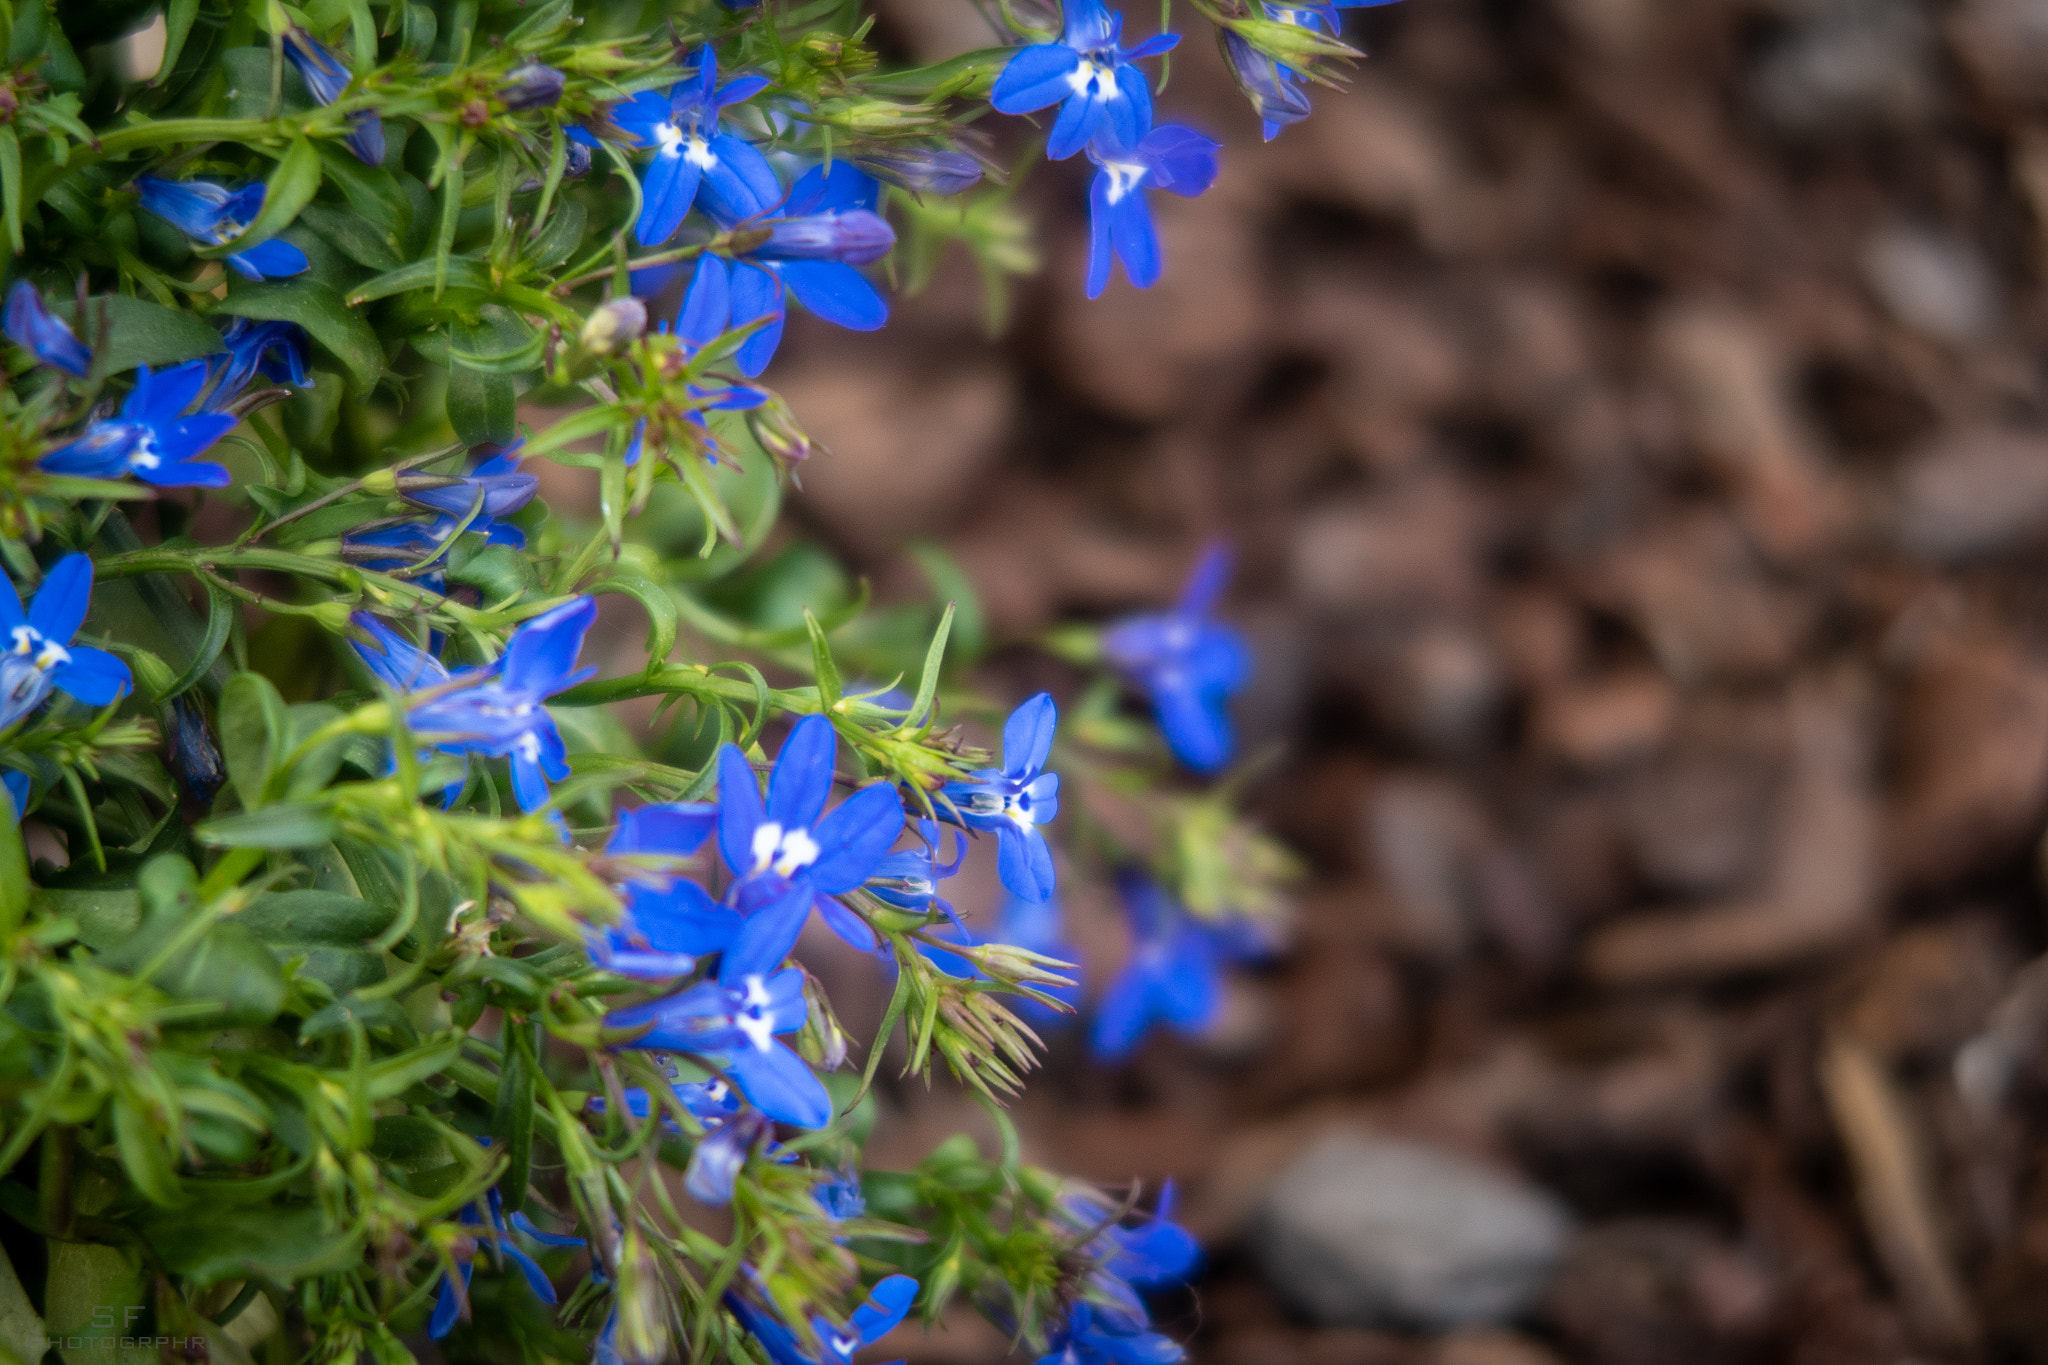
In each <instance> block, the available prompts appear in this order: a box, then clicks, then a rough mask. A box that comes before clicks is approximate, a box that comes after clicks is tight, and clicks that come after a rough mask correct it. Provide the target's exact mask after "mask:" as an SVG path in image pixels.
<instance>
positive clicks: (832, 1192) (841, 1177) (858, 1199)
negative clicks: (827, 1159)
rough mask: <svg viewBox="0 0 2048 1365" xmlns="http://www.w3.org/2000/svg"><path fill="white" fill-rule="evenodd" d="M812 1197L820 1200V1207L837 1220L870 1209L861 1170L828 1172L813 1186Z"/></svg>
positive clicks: (842, 1220) (843, 1219)
mask: <svg viewBox="0 0 2048 1365" xmlns="http://www.w3.org/2000/svg"><path fill="white" fill-rule="evenodd" d="M811 1197H812V1198H813V1199H815V1200H817V1201H818V1207H819V1208H821V1209H823V1210H824V1211H825V1216H826V1217H827V1218H830V1219H832V1220H833V1221H835V1222H841V1223H843V1222H845V1221H846V1220H847V1219H849V1218H858V1217H860V1216H861V1215H862V1214H864V1213H866V1212H867V1211H868V1200H867V1195H866V1194H864V1193H862V1191H861V1184H860V1172H858V1171H855V1170H850V1169H841V1170H836V1171H831V1172H828V1173H827V1174H826V1176H825V1178H824V1179H823V1180H820V1181H819V1182H818V1183H817V1184H816V1185H814V1186H812V1187H811Z"/></svg>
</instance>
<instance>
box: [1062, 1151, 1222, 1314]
mask: <svg viewBox="0 0 2048 1365" xmlns="http://www.w3.org/2000/svg"><path fill="white" fill-rule="evenodd" d="M1055 1216H1057V1217H1058V1218H1059V1220H1060V1221H1061V1222H1063V1223H1065V1224H1066V1225H1067V1226H1069V1227H1071V1228H1073V1229H1074V1230H1075V1231H1077V1232H1081V1233H1085V1234H1088V1235H1089V1236H1088V1241H1087V1244H1086V1247H1087V1251H1088V1254H1089V1255H1090V1257H1092V1258H1093V1260H1094V1262H1095V1265H1094V1268H1093V1269H1092V1270H1091V1271H1090V1272H1089V1274H1088V1277H1087V1279H1088V1282H1087V1295H1088V1298H1089V1300H1090V1301H1091V1304H1092V1306H1093V1309H1094V1313H1095V1316H1096V1317H1097V1318H1099V1319H1101V1320H1102V1323H1103V1324H1104V1325H1105V1326H1107V1327H1112V1328H1115V1329H1117V1330H1119V1331H1122V1332H1124V1333H1126V1334H1131V1335H1136V1334H1138V1333H1141V1332H1143V1331H1144V1330H1145V1329H1146V1328H1148V1327H1149V1326H1150V1325H1151V1315H1150V1314H1149V1313H1148V1312H1146V1310H1145V1304H1144V1301H1143V1300H1142V1299H1140V1298H1139V1297H1138V1290H1140V1289H1168V1288H1172V1287H1173V1286H1175V1285H1180V1284H1185V1283H1186V1282H1187V1281H1188V1279H1189V1278H1190V1277H1191V1276H1192V1275H1193V1274H1194V1271H1195V1267H1196V1265H1198V1264H1199V1263H1200V1262H1201V1259H1202V1247H1201V1243H1199V1242H1197V1241H1196V1240H1195V1238H1194V1234H1192V1233H1190V1232H1189V1231H1188V1230H1187V1229H1186V1228H1184V1227H1181V1226H1180V1225H1179V1224H1177V1223H1175V1222H1174V1221H1173V1182H1172V1181H1170V1180H1169V1181H1167V1182H1166V1186H1165V1188H1163V1189H1162V1190H1161V1191H1160V1192H1159V1207H1158V1208H1157V1209H1156V1210H1155V1211H1154V1212H1153V1213H1152V1214H1151V1216H1150V1217H1148V1218H1146V1219H1145V1220H1144V1221H1143V1222H1142V1223H1141V1224H1140V1225H1139V1226H1137V1227H1129V1228H1127V1227H1125V1226H1123V1222H1122V1216H1121V1213H1120V1212H1119V1210H1118V1209H1116V1208H1115V1207H1114V1206H1113V1205H1111V1204H1110V1203H1108V1202H1107V1201H1106V1200H1104V1199H1102V1198H1101V1197H1100V1196H1099V1195H1097V1194H1096V1193H1094V1192H1093V1191H1086V1192H1082V1191H1076V1192H1073V1193H1070V1194H1066V1195H1063V1196H1061V1198H1060V1200H1059V1203H1058V1205H1057V1208H1056V1210H1055Z"/></svg>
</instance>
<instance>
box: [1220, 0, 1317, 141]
mask: <svg viewBox="0 0 2048 1365" xmlns="http://www.w3.org/2000/svg"><path fill="white" fill-rule="evenodd" d="M1267 13H1268V14H1269V15H1274V17H1276V18H1277V17H1278V16H1277V14H1275V12H1274V11H1272V10H1268V11H1267ZM1279 13H1282V14H1292V13H1295V11H1293V10H1283V11H1279ZM1281 22H1283V23H1284V22H1289V21H1287V20H1281ZM1222 38H1223V59H1224V61H1226V62H1227V63H1229V65H1230V74H1231V75H1232V76H1233V77H1235V78H1236V80H1237V88H1238V90H1239V91H1240V92H1241V93H1242V94H1243V95H1244V97H1245V99H1246V100H1248V101H1249V102H1250V103H1251V106H1252V112H1253V113H1255V114H1257V115H1258V116H1259V123H1260V126H1261V128H1262V129H1263V130H1264V132H1265V137H1266V141H1268V142H1271V141H1272V140H1273V139H1274V138H1276V137H1278V136H1279V135H1280V130H1281V129H1282V128H1284V127H1286V126H1287V125H1288V124H1290V123H1299V122H1301V121H1302V120H1303V119H1305V118H1307V117H1308V116H1309V102H1308V90H1307V89H1306V88H1305V86H1304V85H1303V82H1302V77H1301V73H1300V72H1298V71H1296V70H1295V69H1294V68H1293V67H1291V66H1283V65H1281V64H1280V63H1279V62H1277V61H1275V60H1274V59H1273V58H1271V57H1269V56H1267V55H1266V54H1265V53H1263V52H1261V51H1259V50H1258V49H1257V48H1255V47H1253V46H1252V45H1251V44H1250V43H1248V42H1246V41H1245V40H1244V39H1243V38H1241V37H1239V36H1238V35H1237V34H1236V33H1233V32H1231V31H1230V30H1229V29H1224V30H1222Z"/></svg>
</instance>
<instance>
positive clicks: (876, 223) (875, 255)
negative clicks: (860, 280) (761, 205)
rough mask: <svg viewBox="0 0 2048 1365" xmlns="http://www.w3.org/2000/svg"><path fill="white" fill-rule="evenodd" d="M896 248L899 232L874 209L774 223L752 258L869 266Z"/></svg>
mask: <svg viewBox="0 0 2048 1365" xmlns="http://www.w3.org/2000/svg"><path fill="white" fill-rule="evenodd" d="M895 245H896V231H895V229H893V228H891V227H890V226H889V224H888V221H887V220H886V219H884V218H883V217H882V215H881V214H879V213H876V212H874V211H873V210H871V209H848V210H847V211H845V212H843V213H814V214H811V215H810V216H808V217H805V218H785V219H783V220H782V221H781V222H779V223H772V224H770V225H769V229H768V240H767V241H766V242H763V243H762V244H761V245H760V246H758V247H755V248H753V249H752V251H751V253H750V254H752V255H755V256H759V257H761V258H763V259H764V260H771V261H844V262H845V263H846V264H848V265H867V264H869V263H871V262H873V261H879V260H880V259H882V257H884V256H886V255H888V254H889V248H890V247H892V246H895Z"/></svg>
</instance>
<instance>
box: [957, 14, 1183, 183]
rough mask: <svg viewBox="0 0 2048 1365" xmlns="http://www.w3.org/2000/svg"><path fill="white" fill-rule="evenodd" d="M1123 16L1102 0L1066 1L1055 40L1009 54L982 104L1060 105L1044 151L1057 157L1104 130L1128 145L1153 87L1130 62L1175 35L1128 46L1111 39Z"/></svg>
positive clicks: (1139, 132) (1147, 122)
mask: <svg viewBox="0 0 2048 1365" xmlns="http://www.w3.org/2000/svg"><path fill="white" fill-rule="evenodd" d="M1123 22H1124V21H1123V16H1122V15H1120V14H1113V13H1111V11H1110V10H1109V8H1108V6H1106V5H1105V4H1103V0H1066V24H1065V27H1064V28H1063V29H1062V31H1061V33H1060V40H1059V41H1058V42H1056V43H1039V44H1036V45H1034V46H1031V47H1027V48H1025V49H1023V50H1022V51H1020V52H1019V53H1017V55H1016V56H1014V57H1012V58H1010V61H1009V64H1008V65H1006V66H1005V67H1004V68H1003V74H1002V75H1000V76H998V77H996V83H995V86H994V88H993V89H992V90H991V91H990V92H989V103H990V104H992V105H994V106H995V107H996V109H997V110H998V111H1000V112H1002V113H1005V114H1029V113H1032V112H1033V111H1035V110H1039V109H1043V108H1046V107H1047V106H1048V105H1053V104H1057V105H1059V106H1060V112H1059V117H1057V118H1056V119H1054V120H1053V125H1052V134H1051V136H1050V138H1049V139H1048V140H1047V142H1046V147H1045V154H1046V155H1047V156H1048V157H1050V158H1052V159H1053V160H1054V161H1063V160H1065V159H1066V158H1067V157H1070V156H1072V155H1073V154H1074V153H1075V152H1078V151H1080V150H1081V149H1082V148H1083V147H1085V146H1087V145H1088V143H1089V142H1091V141H1093V140H1095V139H1097V138H1103V137H1106V138H1107V139H1108V140H1109V141H1110V142H1111V143H1113V144H1114V145H1117V146H1124V147H1128V146H1132V145H1135V144H1136V143H1137V141H1138V140H1139V139H1140V138H1142V137H1144V136H1145V133H1146V130H1148V129H1149V128H1151V126H1152V92H1151V91H1150V90H1149V89H1148V88H1147V87H1146V85H1145V77H1144V76H1143V75H1142V74H1141V73H1140V72H1139V71H1138V69H1137V68H1136V67H1134V66H1132V65H1131V63H1132V62H1134V61H1137V60H1139V59H1141V58H1144V57H1156V56H1158V55H1159V54H1161V53H1163V52H1166V51H1169V50H1170V49H1172V48H1173V47H1174V45H1175V44H1177V43H1179V42H1180V36H1179V35H1178V34H1173V33H1161V34H1158V35H1157V36H1155V37H1151V38H1147V39H1146V40H1145V41H1144V42H1142V43H1139V44H1138V45H1137V46H1136V47H1133V48H1121V47H1119V46H1117V39H1118V37H1119V36H1120V35H1121V34H1122V32H1123Z"/></svg>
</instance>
